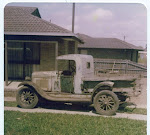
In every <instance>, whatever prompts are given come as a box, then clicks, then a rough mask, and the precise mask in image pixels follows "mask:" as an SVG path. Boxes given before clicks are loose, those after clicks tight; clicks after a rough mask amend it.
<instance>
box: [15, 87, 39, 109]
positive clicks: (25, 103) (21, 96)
mask: <svg viewBox="0 0 150 135" xmlns="http://www.w3.org/2000/svg"><path fill="white" fill-rule="evenodd" d="M16 101H17V104H18V105H19V106H20V107H22V108H26V109H32V108H34V107H35V106H36V105H37V103H38V96H37V94H36V93H35V91H34V90H33V89H31V88H29V87H26V86H24V87H22V88H20V89H19V90H18V92H17V95H16Z"/></svg>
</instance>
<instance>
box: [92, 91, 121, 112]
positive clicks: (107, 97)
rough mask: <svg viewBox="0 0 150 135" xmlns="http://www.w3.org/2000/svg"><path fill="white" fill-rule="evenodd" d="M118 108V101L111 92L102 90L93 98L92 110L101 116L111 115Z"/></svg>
mask: <svg viewBox="0 0 150 135" xmlns="http://www.w3.org/2000/svg"><path fill="white" fill-rule="evenodd" d="M118 107H119V99H118V97H117V95H116V94H115V93H113V92H112V91H109V90H103V91H100V92H98V93H97V94H96V96H95V97H94V108H95V110H96V111H97V113H99V114H101V115H113V114H115V112H116V111H117V110H118Z"/></svg>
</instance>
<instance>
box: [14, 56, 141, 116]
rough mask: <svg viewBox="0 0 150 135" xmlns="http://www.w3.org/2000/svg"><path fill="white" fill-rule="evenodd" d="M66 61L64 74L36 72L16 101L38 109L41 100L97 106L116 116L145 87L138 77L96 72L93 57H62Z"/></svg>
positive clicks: (20, 85)
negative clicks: (122, 106) (125, 103)
mask: <svg viewBox="0 0 150 135" xmlns="http://www.w3.org/2000/svg"><path fill="white" fill-rule="evenodd" d="M56 59H57V62H58V61H61V60H63V61H66V63H65V62H64V64H62V65H61V66H60V67H63V65H67V66H66V69H65V70H64V71H59V70H57V71H40V72H33V73H32V80H31V79H29V78H27V79H26V80H25V81H24V82H22V83H21V84H19V89H18V92H17V94H16V101H17V103H18V105H19V106H20V107H22V108H29V109H30V108H34V107H35V106H37V104H38V102H39V98H41V97H42V98H44V99H46V100H50V101H60V102H69V103H75V102H78V103H89V104H94V108H95V110H96V112H97V113H99V114H101V115H113V114H115V112H116V111H117V109H118V107H119V104H120V103H122V102H125V100H126V99H127V98H128V97H130V96H138V95H139V94H140V92H141V88H140V87H141V85H140V84H139V83H137V82H136V81H137V80H139V78H138V77H137V76H135V75H134V76H133V75H121V74H120V75H119V74H99V75H95V73H94V63H93V57H92V56H90V55H82V54H68V55H62V56H58V57H57V58H56Z"/></svg>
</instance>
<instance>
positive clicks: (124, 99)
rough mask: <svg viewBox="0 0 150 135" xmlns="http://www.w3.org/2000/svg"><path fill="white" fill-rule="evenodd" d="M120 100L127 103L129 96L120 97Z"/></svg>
mask: <svg viewBox="0 0 150 135" xmlns="http://www.w3.org/2000/svg"><path fill="white" fill-rule="evenodd" d="M118 98H119V100H120V101H121V102H125V101H126V99H127V96H123V95H119V96H118Z"/></svg>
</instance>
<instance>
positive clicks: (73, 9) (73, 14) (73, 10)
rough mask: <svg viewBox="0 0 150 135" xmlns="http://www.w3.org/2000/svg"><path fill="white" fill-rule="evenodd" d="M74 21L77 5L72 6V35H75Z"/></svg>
mask: <svg viewBox="0 0 150 135" xmlns="http://www.w3.org/2000/svg"><path fill="white" fill-rule="evenodd" d="M74 21H75V3H73V6H72V33H74Z"/></svg>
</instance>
